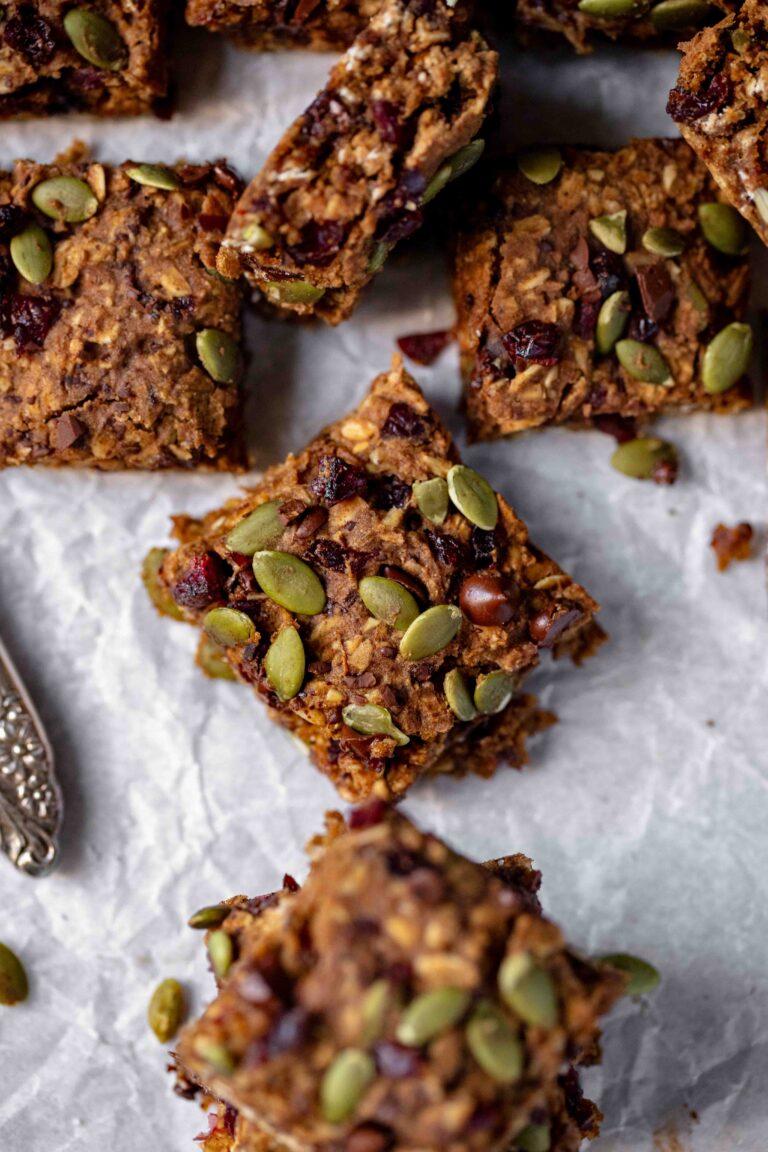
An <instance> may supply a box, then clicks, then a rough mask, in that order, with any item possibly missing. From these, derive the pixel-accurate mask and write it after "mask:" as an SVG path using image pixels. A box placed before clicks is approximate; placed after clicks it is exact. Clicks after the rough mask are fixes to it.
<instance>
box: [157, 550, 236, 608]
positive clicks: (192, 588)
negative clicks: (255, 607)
mask: <svg viewBox="0 0 768 1152" xmlns="http://www.w3.org/2000/svg"><path fill="white" fill-rule="evenodd" d="M227 576H228V569H227V565H226V564H225V563H224V561H223V560H222V559H221V557H220V556H219V555H217V553H216V552H201V553H198V555H197V556H193V557H192V561H191V563H190V566H189V568H188V569H187V571H186V572H185V573H184V575H183V576H182V577H181V579H180V580H177V581H176V583H175V584H174V586H173V588H172V589H171V593H172V595H173V598H174V600H175V601H176V603H177V604H178V605H179V606H180V607H182V608H191V609H192V610H199V609H201V608H207V607H208V605H209V604H213V603H215V602H216V601H217V600H221V599H222V597H223V593H224V583H225V581H226V579H227Z"/></svg>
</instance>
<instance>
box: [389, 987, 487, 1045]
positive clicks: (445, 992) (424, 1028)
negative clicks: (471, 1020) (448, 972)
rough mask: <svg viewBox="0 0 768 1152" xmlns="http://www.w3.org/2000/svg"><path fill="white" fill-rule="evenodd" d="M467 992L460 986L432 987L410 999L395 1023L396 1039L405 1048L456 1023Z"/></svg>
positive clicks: (466, 1004) (466, 1001)
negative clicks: (396, 1023)
mask: <svg viewBox="0 0 768 1152" xmlns="http://www.w3.org/2000/svg"><path fill="white" fill-rule="evenodd" d="M470 1001H471V996H470V995H469V993H468V992H465V991H464V989H463V988H436V989H435V990H434V991H432V992H424V993H423V994H422V995H421V996H417V997H416V999H415V1000H412V1001H411V1003H410V1004H409V1005H408V1007H407V1008H406V1009H405V1011H404V1012H403V1015H402V1016H401V1018H400V1022H399V1024H398V1026H397V1032H396V1036H397V1040H398V1042H399V1043H400V1044H405V1045H406V1047H408V1048H421V1047H422V1046H423V1045H424V1044H428V1043H429V1041H430V1040H434V1038H435V1036H439V1035H440V1033H441V1032H447V1031H448V1029H449V1028H453V1026H454V1025H455V1024H458V1022H459V1020H461V1018H462V1016H463V1015H464V1013H465V1012H466V1010H467V1008H469V1005H470Z"/></svg>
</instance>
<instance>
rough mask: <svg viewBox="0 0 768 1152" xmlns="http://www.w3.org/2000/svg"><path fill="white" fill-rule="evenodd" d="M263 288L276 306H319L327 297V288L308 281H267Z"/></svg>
mask: <svg viewBox="0 0 768 1152" xmlns="http://www.w3.org/2000/svg"><path fill="white" fill-rule="evenodd" d="M262 288H263V289H264V292H265V293H266V295H267V297H268V298H269V299H270V300H271V301H272V302H273V303H274V304H317V302H318V300H320V299H321V298H322V297H323V296H325V288H317V287H316V286H315V285H314V284H308V283H307V282H306V280H265V281H264V283H263V284H262Z"/></svg>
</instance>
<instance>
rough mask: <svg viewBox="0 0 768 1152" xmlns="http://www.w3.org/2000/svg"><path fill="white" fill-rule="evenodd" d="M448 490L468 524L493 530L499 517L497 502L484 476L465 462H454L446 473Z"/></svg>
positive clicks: (488, 530)
mask: <svg viewBox="0 0 768 1152" xmlns="http://www.w3.org/2000/svg"><path fill="white" fill-rule="evenodd" d="M448 492H449V494H450V497H451V500H452V501H453V503H454V504H455V505H456V507H457V508H458V510H459V512H461V514H462V515H463V516H466V518H467V520H469V522H470V524H475V525H476V526H477V527H478V528H482V529H484V530H485V531H486V532H492V531H493V529H494V528H495V527H496V523H497V521H498V519H499V502H498V500H497V499H496V493H495V492H494V490H493V488H491V486H490V484H489V483H488V481H487V480H486V479H485V477H483V476H481V475H480V473H479V472H475V470H474V468H467V466H466V465H465V464H454V466H453V468H451V470H450V472H449V473H448Z"/></svg>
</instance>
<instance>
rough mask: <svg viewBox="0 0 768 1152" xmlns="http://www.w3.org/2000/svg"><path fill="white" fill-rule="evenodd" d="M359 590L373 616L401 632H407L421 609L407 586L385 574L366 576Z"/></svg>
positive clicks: (359, 585)
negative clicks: (388, 577)
mask: <svg viewBox="0 0 768 1152" xmlns="http://www.w3.org/2000/svg"><path fill="white" fill-rule="evenodd" d="M357 590H358V592H359V593H360V599H361V600H362V602H363V604H365V606H366V608H367V609H368V611H369V612H370V614H371V615H372V616H375V617H376V619H377V620H383V621H384V622H385V624H390V625H392V627H393V628H397V629H399V631H400V632H405V630H406V628H408V626H409V625H410V624H412V623H413V621H414V620H415V619H416V617H417V616H418V615H419V613H420V611H421V609H420V608H419V605H418V604H417V603H416V600H415V599H414V597H413V596H412V595H411V593H410V592H409V591H408V589H407V588H404V587H403V585H402V584H398V583H397V581H396V580H388V579H387V578H386V577H385V576H366V577H365V578H364V579H363V580H361V581H360V583H359V584H358V586H357Z"/></svg>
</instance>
